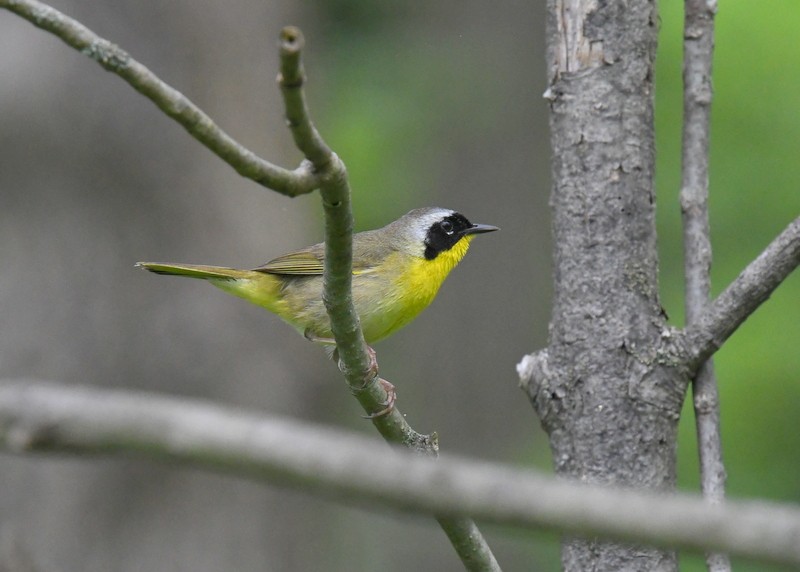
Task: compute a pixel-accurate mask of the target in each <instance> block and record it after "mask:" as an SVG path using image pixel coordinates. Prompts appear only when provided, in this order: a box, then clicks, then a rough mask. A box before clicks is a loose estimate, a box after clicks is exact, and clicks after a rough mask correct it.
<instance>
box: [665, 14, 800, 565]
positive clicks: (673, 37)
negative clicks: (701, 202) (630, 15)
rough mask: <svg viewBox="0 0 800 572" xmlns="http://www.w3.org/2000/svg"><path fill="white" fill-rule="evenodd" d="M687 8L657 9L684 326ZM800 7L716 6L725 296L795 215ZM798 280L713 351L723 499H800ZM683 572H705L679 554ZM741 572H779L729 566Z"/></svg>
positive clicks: (692, 467) (718, 215)
mask: <svg viewBox="0 0 800 572" xmlns="http://www.w3.org/2000/svg"><path fill="white" fill-rule="evenodd" d="M682 4H683V3H682V2H661V3H660V10H661V34H660V45H659V54H658V64H657V71H656V129H657V144H658V148H657V150H658V163H657V176H656V179H657V180H656V184H657V192H658V199H659V210H658V232H659V245H660V252H661V260H662V267H661V285H662V286H661V291H662V303H663V304H664V306H665V308H667V310H668V312H669V314H670V317H671V318H672V320H673V322H674V323H675V324H676V325H682V324H683V303H682V299H683V282H682V278H681V274H682V265H683V258H682V245H681V234H680V232H681V230H680V210H679V208H678V206H677V205H678V191H679V187H680V141H681V122H680V114H681V109H682V105H683V104H682V101H683V99H682V97H683V96H682V93H681V88H682V84H681V55H682V45H681V40H682V26H683V6H682ZM798 23H800V4H798V3H796V2H792V1H791V0H782V1H776V2H770V3H769V5H767V4H751V3H746V2H720V4H719V14H718V16H717V20H716V51H715V57H714V103H713V107H712V127H711V148H712V151H711V167H710V168H711V172H710V178H711V179H710V193H711V194H710V217H711V231H712V245H713V248H714V263H713V268H712V292H713V294H714V295H716V294H718V293H719V292H720V291H722V289H723V288H724V287H725V286H726V285H727V284H728V283H729V282H730V281H731V280H733V279H734V278H735V277H736V276H737V275H738V274H739V272H741V270H742V269H743V268H744V267H745V266H746V265H747V264H748V263H749V262H750V261H751V260H752V259H753V258H755V257H756V256H757V255H758V254H759V253H760V252H761V250H762V249H763V248H764V247H765V246H766V245H767V244H768V243H769V242H770V241H771V240H772V239H773V238H774V237H775V236H776V235H777V234H778V233H779V232H780V231H781V230H783V228H785V227H786V225H788V224H789V223H790V222H791V221H792V220H794V219H795V218H796V217H797V216H798V214H800V162H798V161H797V149H798V140H799V139H800V113H799V112H798V109H800V76H798V74H796V73H794V71H793V70H795V69H797V68H798V67H799V66H800V44H798V43H797V41H796V35H795V34H794V32H793V31H792V30H794V28H795V26H796V25H797V24H798ZM799 315H800V275H798V273H797V272H795V273H794V275H792V276H790V277H789V279H788V280H787V281H786V282H785V283H784V284H782V285H781V287H780V288H778V290H777V291H776V292H775V293H774V294H773V296H772V298H771V299H770V300H769V301H768V302H767V303H765V304H764V305H763V306H762V307H761V308H760V309H759V310H758V311H757V312H756V313H755V314H754V315H753V316H752V317H751V318H750V319H748V320H747V322H745V324H744V325H743V326H742V327H741V328H740V329H739V330H738V331H737V332H736V333H735V334H734V335H733V337H732V338H731V339H730V340H729V341H728V342H727V343H726V344H725V346H723V348H722V349H721V350H720V351H719V352H718V353H717V355H716V360H715V365H716V371H717V378H718V381H719V387H720V400H721V403H722V409H721V413H722V440H723V448H724V460H725V466H726V469H727V471H728V486H727V490H728V496H730V497H731V498H764V499H770V500H777V501H791V502H798V501H800V432H798V431H797V430H796V429H795V425H794V423H793V422H792V421H791V420H792V419H793V418H794V417H795V416H796V415H797V412H798V410H800V383H799V382H800V320H799V319H798V316H799ZM693 424H694V419H693V415H692V411H691V407H685V408H684V416H683V418H682V420H681V434H680V441H679V459H678V463H679V465H678V466H679V482H680V486H681V488H684V489H687V490H697V489H698V487H699V484H698V483H699V481H698V477H697V475H698V469H697V448H696V445H695V434H694V425H693ZM682 564H683V568H682V569H685V570H704V569H705V568H704V566H703V565H702V564H703V563H702V559H699V558H689V557H684V558H683V561H682ZM734 564H735V566H734V567H735V569H736V570H742V571H745V570H747V571H751V570H752V571H757V570H758V571H761V570H778V569H780V568H777V567H769V566H766V565H763V564H750V563H746V562H737V561H734Z"/></svg>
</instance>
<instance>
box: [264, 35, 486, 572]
mask: <svg viewBox="0 0 800 572" xmlns="http://www.w3.org/2000/svg"><path fill="white" fill-rule="evenodd" d="M304 43H305V42H304V39H303V34H302V32H301V31H300V30H299V29H297V28H295V27H291V26H289V27H286V28H284V29H283V30H282V31H281V37H280V44H279V45H280V56H281V73H280V75H279V76H278V83H279V85H280V87H281V93H283V98H284V103H285V106H286V117H287V122H288V124H289V128H290V129H291V131H292V136H293V137H294V140H295V144H296V145H297V147H298V148H299V149H300V150H301V151H302V152H303V154H304V155H305V156H306V159H307V160H308V161H309V162H311V163H312V164H313V165H314V168H315V172H316V173H317V174H318V175H319V177H320V182H321V184H320V193H321V195H322V206H323V208H324V210H325V275H324V280H325V283H324V292H323V299H324V301H325V307H326V309H327V311H328V316H329V317H330V320H331V331H332V332H333V336H334V338H335V339H336V349H337V353H338V356H339V369H341V371H342V373H343V374H344V376H345V380H346V381H347V384H348V385H349V386H350V390H351V391H352V392H353V394H354V395H355V396H356V398H357V399H358V401H359V403H361V405H362V407H363V408H364V410H365V411H366V412H367V413H369V414H370V418H371V419H372V422H373V424H374V425H375V427H376V428H377V429H378V431H379V432H380V434H381V435H382V436H383V438H384V439H386V440H387V441H388V442H390V443H399V444H402V445H405V446H406V447H409V448H411V449H414V450H416V451H418V452H422V453H424V454H429V455H430V454H433V455H435V454H436V451H437V450H438V444H437V443H436V438H435V436H434V437H430V436H427V435H421V434H419V433H417V432H416V431H414V430H413V429H412V428H411V426H410V425H409V424H408V423H407V422H406V420H405V417H404V416H403V414H402V413H400V411H399V410H398V409H397V408H396V407H393V406H392V405H390V406H389V408H388V409H387V408H386V405H387V403H389V404H391V403H392V401H393V396H390V395H389V394H388V393H387V391H386V389H385V385H384V383H381V381H382V380H381V379H380V378H379V377H378V364H377V361H376V358H375V354H374V352H373V351H372V350H371V349H370V348H368V347H367V344H366V342H365V341H364V335H363V333H362V332H361V325H360V323H359V320H358V314H357V313H356V310H355V306H354V305H353V296H352V290H351V287H352V278H353V272H352V268H353V213H352V209H351V207H350V194H351V193H350V183H349V180H348V177H347V170H346V168H345V165H344V163H343V162H342V161H341V160H340V159H339V158H338V157H337V156H336V154H335V153H334V152H333V151H331V149H330V148H329V147H328V146H327V144H326V143H325V141H324V140H323V139H322V137H321V136H320V134H319V133H318V132H317V130H316V128H315V127H314V125H313V123H312V122H311V118H310V116H309V112H308V106H307V105H306V102H305V95H304V92H303V83H304V81H305V74H304V72H303V66H302V59H301V54H302V49H303V46H304ZM437 520H438V522H439V524H440V526H441V527H442V529H443V530H444V532H445V534H447V537H448V538H449V539H450V542H451V544H452V545H453V548H455V550H456V552H457V553H458V555H459V557H460V558H461V561H462V563H463V564H464V566H465V567H466V569H467V570H475V571H495V570H497V571H499V570H500V566H499V565H498V563H497V561H496V560H495V558H494V555H493V554H492V551H491V549H490V548H489V545H488V544H487V543H486V540H485V539H484V538H483V535H482V534H481V532H480V531H479V530H478V527H477V525H476V524H475V523H474V522H473V521H472V520H471V519H469V518H466V517H464V516H453V515H448V516H437Z"/></svg>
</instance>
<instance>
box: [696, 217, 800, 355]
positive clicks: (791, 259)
mask: <svg viewBox="0 0 800 572" xmlns="http://www.w3.org/2000/svg"><path fill="white" fill-rule="evenodd" d="M798 264H800V217H798V218H796V219H795V220H794V221H792V222H791V223H790V224H789V226H787V227H786V228H785V229H784V230H783V232H781V233H780V234H779V235H778V236H777V237H776V238H775V239H774V240H773V241H772V242H771V243H770V244H769V246H767V248H766V249H765V250H764V252H762V253H761V254H760V255H759V256H758V257H757V258H756V259H755V260H754V261H753V262H751V263H750V264H749V265H748V266H747V268H745V269H744V270H743V271H742V273H741V274H739V276H738V277H737V278H736V280H734V281H733V282H731V284H730V285H729V286H728V287H727V288H726V289H725V291H724V292H722V294H720V295H719V296H717V298H716V299H715V300H714V301H713V302H711V304H709V305H708V306H707V307H706V309H705V310H704V311H703V313H702V314H701V315H700V316H699V318H698V319H697V321H696V322H695V323H694V324H691V325H689V326H686V328H684V330H683V332H682V333H681V334H680V342H681V343H683V344H684V348H685V350H684V351H685V353H686V356H687V360H686V362H687V365H688V366H689V367H690V368H691V369H696V368H698V367H699V366H700V364H702V363H703V362H704V361H705V360H706V359H708V358H709V357H710V356H711V355H712V354H713V353H714V352H715V351H717V350H718V349H719V348H720V347H721V346H722V344H723V343H725V340H727V339H728V338H729V337H730V336H731V334H733V332H735V331H736V329H737V328H738V327H739V326H740V325H742V323H743V322H744V321H745V320H746V319H747V318H748V316H750V314H752V313H753V312H754V311H755V310H756V308H758V307H759V306H760V305H761V304H762V303H763V302H765V301H766V300H767V298H769V296H770V294H772V292H773V290H775V288H777V287H778V286H779V285H780V284H781V282H783V281H784V280H785V279H786V277H787V276H789V274H791V272H792V271H793V270H794V269H795V268H797V266H798Z"/></svg>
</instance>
